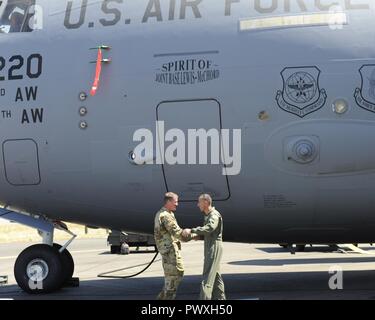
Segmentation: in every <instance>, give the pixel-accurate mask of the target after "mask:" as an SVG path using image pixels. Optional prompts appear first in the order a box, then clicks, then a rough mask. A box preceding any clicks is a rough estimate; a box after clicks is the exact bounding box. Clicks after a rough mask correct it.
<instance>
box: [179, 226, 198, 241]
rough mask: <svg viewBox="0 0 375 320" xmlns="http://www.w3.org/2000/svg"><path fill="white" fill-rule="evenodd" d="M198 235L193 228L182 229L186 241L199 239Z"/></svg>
mask: <svg viewBox="0 0 375 320" xmlns="http://www.w3.org/2000/svg"><path fill="white" fill-rule="evenodd" d="M198 238H199V237H198V235H197V234H195V233H192V232H191V229H184V230H183V231H182V239H183V241H185V242H188V241H191V240H198Z"/></svg>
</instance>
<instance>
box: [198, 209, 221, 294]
mask: <svg viewBox="0 0 375 320" xmlns="http://www.w3.org/2000/svg"><path fill="white" fill-rule="evenodd" d="M191 232H192V233H194V234H197V235H199V236H204V267H203V281H202V284H201V291H200V299H201V300H211V299H214V300H225V299H226V298H225V289H224V281H223V279H222V277H221V274H220V262H221V258H222V255H223V245H222V240H223V219H222V217H221V215H220V213H219V212H218V211H216V210H215V208H212V210H211V212H210V213H209V214H208V215H207V216H205V218H204V226H203V227H198V228H193V229H192V230H191Z"/></svg>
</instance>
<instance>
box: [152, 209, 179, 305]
mask: <svg viewBox="0 0 375 320" xmlns="http://www.w3.org/2000/svg"><path fill="white" fill-rule="evenodd" d="M154 236H155V242H156V246H157V248H158V250H159V252H160V254H161V256H162V261H163V262H162V263H163V269H164V275H165V283H164V287H163V290H162V291H161V292H160V294H159V295H158V300H173V299H175V298H176V292H177V288H178V286H179V284H180V282H181V280H182V277H183V276H184V266H183V261H182V256H181V242H180V240H182V229H181V228H180V227H179V225H178V223H177V220H176V218H175V216H174V213H173V212H170V211H168V210H167V209H166V208H164V207H163V208H161V209H160V210H159V211H158V212H157V214H156V216H155V226H154Z"/></svg>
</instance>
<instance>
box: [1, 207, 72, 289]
mask: <svg viewBox="0 0 375 320" xmlns="http://www.w3.org/2000/svg"><path fill="white" fill-rule="evenodd" d="M0 214H2V218H5V219H8V220H10V221H14V222H18V223H20V224H23V225H26V226H29V227H33V228H35V229H37V230H38V232H39V234H40V235H41V236H42V238H43V244H36V245H32V246H30V247H28V248H26V249H25V250H24V251H22V252H21V254H20V255H19V256H18V258H17V260H16V263H15V265H14V275H15V278H16V281H17V284H18V285H19V286H20V287H21V289H22V290H24V291H25V292H27V293H30V294H38V293H50V292H53V291H56V290H59V289H61V288H62V287H64V286H77V279H74V278H73V273H74V261H73V257H72V255H71V254H70V253H69V251H68V250H67V247H68V246H69V245H70V244H71V243H72V241H73V240H74V239H75V238H76V235H75V234H73V233H72V232H71V231H69V230H68V228H67V226H66V225H65V224H63V223H62V222H53V223H52V222H50V221H48V220H44V219H42V218H40V217H32V216H27V215H25V214H21V213H17V212H14V211H9V210H6V209H0ZM55 229H59V230H62V231H65V232H67V233H69V234H70V235H71V236H72V238H71V239H70V240H69V241H68V242H67V243H66V244H65V245H63V246H61V245H59V244H57V243H53V235H54V230H55ZM78 281H79V280H78Z"/></svg>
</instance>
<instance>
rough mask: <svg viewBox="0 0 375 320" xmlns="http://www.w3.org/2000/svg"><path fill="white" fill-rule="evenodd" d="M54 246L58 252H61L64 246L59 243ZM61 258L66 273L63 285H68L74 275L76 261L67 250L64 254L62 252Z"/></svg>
mask: <svg viewBox="0 0 375 320" xmlns="http://www.w3.org/2000/svg"><path fill="white" fill-rule="evenodd" d="M53 246H54V248H56V249H57V250H60V249H61V248H62V246H61V245H59V244H58V243H54V244H53ZM60 256H61V262H62V266H63V273H64V281H63V285H66V284H68V283H69V282H70V280H71V279H72V277H73V274H74V260H73V257H72V255H71V254H70V252H69V251H68V249H65V250H64V251H63V252H61V253H60Z"/></svg>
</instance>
